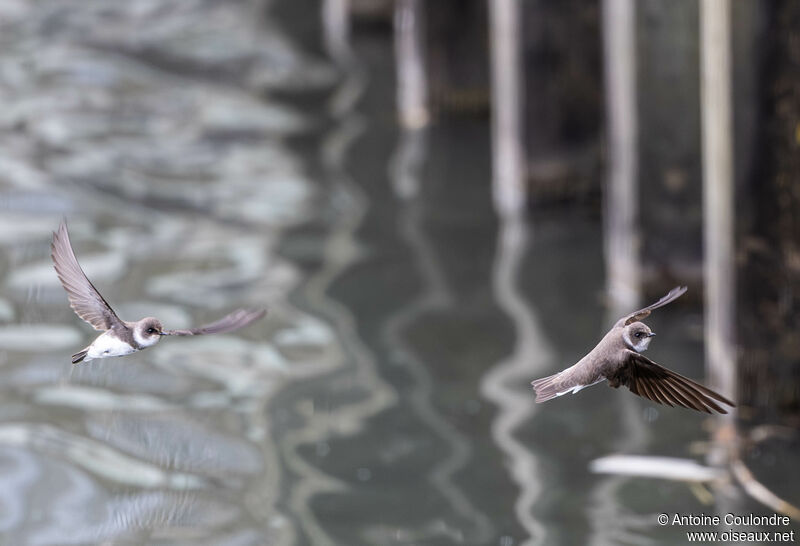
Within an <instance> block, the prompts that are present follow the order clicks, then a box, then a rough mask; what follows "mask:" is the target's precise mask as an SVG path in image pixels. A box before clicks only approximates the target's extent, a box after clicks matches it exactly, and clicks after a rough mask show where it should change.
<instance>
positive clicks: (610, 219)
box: [602, 0, 640, 309]
mask: <svg viewBox="0 0 800 546" xmlns="http://www.w3.org/2000/svg"><path fill="white" fill-rule="evenodd" d="M602 16H603V57H604V63H603V65H604V70H605V88H606V112H607V116H606V119H607V134H608V171H607V174H606V183H605V191H604V194H603V195H604V202H603V205H604V214H603V217H604V221H605V256H606V276H607V286H608V293H609V296H610V298H611V301H612V302H613V304H614V305H613V307H618V308H627V309H633V308H635V307H636V305H637V304H638V303H639V292H640V273H639V248H638V246H639V245H638V237H637V229H636V228H637V214H638V211H639V189H638V174H639V161H638V119H637V113H636V112H637V110H636V107H637V100H636V12H635V2H634V1H633V0H604V2H603V14H602Z"/></svg>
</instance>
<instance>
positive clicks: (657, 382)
mask: <svg viewBox="0 0 800 546" xmlns="http://www.w3.org/2000/svg"><path fill="white" fill-rule="evenodd" d="M627 357H628V358H627V361H626V363H625V365H624V366H622V367H621V368H620V369H619V370H618V371H617V372H616V373H615V374H614V376H613V377H609V378H608V379H609V382H610V384H611V385H612V386H615V385H617V384H620V385H625V386H626V387H628V388H629V389H630V390H631V392H632V393H634V394H638V395H639V396H642V397H644V398H647V399H649V400H652V401H653V402H658V403H659V404H665V405H667V406H681V407H684V408H689V409H693V410H697V411H704V412H706V413H711V410H714V411H717V412H719V413H728V412H727V410H725V409H724V408H723V407H722V406H720V405H719V404H718V403H717V402H722V403H723V404H727V405H729V406H731V407H733V406H735V405H736V404H734V403H733V402H731V401H730V400H728V399H727V398H725V397H724V396H722V395H721V394H719V393H717V392H714V391H712V390H711V389H709V388H708V387H704V386H703V385H701V384H699V383H696V382H694V381H692V380H691V379H689V378H688V377H684V376H682V375H681V374H679V373H675V372H673V371H672V370H668V369H667V368H665V367H663V366H660V365H658V364H656V363H655V362H653V361H652V360H650V359H649V358H647V357H646V356H644V355H641V354H639V353H637V352H634V351H627Z"/></svg>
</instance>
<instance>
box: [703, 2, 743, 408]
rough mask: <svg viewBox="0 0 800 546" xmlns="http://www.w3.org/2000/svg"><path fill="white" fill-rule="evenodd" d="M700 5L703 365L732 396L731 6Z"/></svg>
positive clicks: (717, 386) (734, 353) (733, 316)
mask: <svg viewBox="0 0 800 546" xmlns="http://www.w3.org/2000/svg"><path fill="white" fill-rule="evenodd" d="M700 6H701V11H700V30H701V51H702V53H701V56H702V66H701V74H702V76H701V79H702V81H701V88H702V101H701V105H702V120H703V222H704V226H703V231H704V245H705V249H704V253H705V270H704V276H705V294H706V319H705V323H706V326H705V330H706V335H705V338H706V362H707V366H708V374H709V377H710V379H711V384H712V385H713V386H714V387H715V388H716V389H718V390H719V391H720V392H722V393H725V394H726V395H728V396H735V395H736V339H735V312H736V309H735V286H736V285H735V282H736V280H735V270H734V268H735V262H734V225H733V210H734V199H733V191H734V181H733V137H732V110H731V99H732V88H731V35H730V1H729V0H703V1H702V2H701V4H700Z"/></svg>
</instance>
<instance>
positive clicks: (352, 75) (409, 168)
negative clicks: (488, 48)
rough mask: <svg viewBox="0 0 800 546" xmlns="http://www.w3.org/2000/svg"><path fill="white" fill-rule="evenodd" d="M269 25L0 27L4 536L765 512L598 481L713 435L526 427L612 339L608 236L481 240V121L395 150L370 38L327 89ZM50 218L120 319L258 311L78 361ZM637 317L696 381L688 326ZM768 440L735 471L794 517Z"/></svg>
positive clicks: (398, 137) (493, 528) (174, 19)
mask: <svg viewBox="0 0 800 546" xmlns="http://www.w3.org/2000/svg"><path fill="white" fill-rule="evenodd" d="M277 5H278V6H279V7H280V5H281V4H280V3H278V4H277ZM273 8H274V5H273V4H272V3H264V4H262V3H245V2H226V3H217V4H209V3H207V2H202V1H200V0H186V1H182V2H177V3H175V2H166V1H161V0H152V1H137V2H130V3H107V2H100V1H97V2H94V1H89V2H86V1H80V2H78V1H60V2H36V3H31V2H25V1H21V0H20V1H16V0H8V1H6V2H3V3H2V5H0V44H2V49H0V51H1V53H0V98H1V99H2V103H3V105H4V107H3V109H2V111H0V275H2V279H1V281H0V282H2V285H0V286H2V290H1V291H0V321H2V324H0V389H1V390H2V398H0V536H2V543H4V544H85V543H101V542H114V543H118V542H124V543H148V544H149V543H158V544H236V545H243V544H343V545H355V544H380V545H384V544H476V545H477V544H499V545H502V546H511V545H513V544H619V543H630V544H644V543H664V544H669V543H680V541H681V540H682V539H681V536H680V533H679V532H678V531H679V530H678V529H675V528H662V527H659V526H658V525H657V524H656V520H655V517H656V515H657V514H658V513H661V512H669V513H673V512H678V511H684V512H695V513H700V512H706V513H712V512H717V511H719V510H723V509H724V510H734V511H737V513H738V512H742V513H746V512H750V511H756V512H759V513H761V512H763V511H764V509H763V508H761V507H759V506H758V505H757V504H755V503H753V502H752V501H749V500H747V499H746V498H744V497H742V496H741V495H739V496H737V495H735V494H730V495H728V496H719V495H718V496H717V497H714V496H713V495H710V493H708V491H709V490H706V489H704V487H702V486H691V487H689V486H687V485H685V484H684V483H682V482H676V481H663V480H655V479H651V478H622V477H607V476H603V475H598V474H593V473H592V472H591V470H590V467H591V464H592V461H593V460H594V459H596V458H598V457H602V456H605V455H608V454H610V453H615V452H621V453H626V454H655V455H662V456H674V457H683V458H695V459H697V460H699V461H700V462H703V461H702V455H698V454H699V453H700V454H702V453H703V452H704V449H703V446H702V445H701V444H702V442H704V441H706V440H707V439H708V434H707V432H706V431H705V430H704V424H705V423H707V421H706V420H705V419H704V418H702V417H700V416H697V415H694V414H690V413H689V412H684V411H681V410H672V411H666V410H664V409H662V408H660V407H659V408H656V407H653V405H651V404H647V403H645V402H643V401H640V400H638V399H636V398H635V397H633V396H625V395H624V393H618V392H611V391H609V390H608V389H606V388H604V387H595V388H594V389H589V390H587V391H585V392H582V393H581V395H580V396H578V397H575V398H574V399H571V400H569V401H563V400H559V401H557V402H554V403H552V405H550V404H548V405H544V406H535V405H534V404H533V396H532V393H531V392H530V389H529V382H530V380H531V379H532V378H534V377H537V376H540V375H545V374H547V373H552V372H553V371H554V370H556V369H559V368H560V367H562V366H564V365H565V364H569V363H572V362H574V361H575V360H576V359H577V358H578V357H580V356H581V351H582V350H584V349H585V348H586V347H589V346H591V345H592V344H593V343H594V342H595V341H596V339H597V337H598V336H599V335H600V334H602V329H603V325H604V324H605V323H606V321H607V320H608V317H604V316H603V314H602V305H601V303H602V302H601V301H600V300H599V298H598V295H599V294H600V293H602V283H603V279H602V272H603V265H602V256H601V254H600V251H601V249H602V240H601V233H600V232H599V228H598V226H599V225H600V221H599V220H600V219H599V218H595V217H593V216H591V215H589V214H586V213H582V212H574V211H568V210H564V211H555V212H552V213H549V214H547V215H542V216H540V217H538V218H537V219H536V221H535V222H532V223H531V224H528V225H516V224H511V225H503V226H501V225H498V224H497V222H496V220H495V218H494V216H493V214H492V211H491V208H490V196H489V176H490V169H489V156H488V150H489V142H488V133H487V127H486V123H485V121H484V120H478V119H471V120H456V119H451V120H447V119H445V120H442V121H441V122H440V123H438V124H437V125H435V126H434V127H432V128H431V129H429V130H428V131H427V132H415V133H408V134H401V133H399V132H398V130H397V128H396V126H395V124H394V118H393V113H392V112H393V73H392V67H391V54H392V52H391V44H390V43H389V42H388V39H387V37H385V36H379V35H376V34H370V33H367V34H366V35H364V36H362V37H359V38H358V39H357V41H356V56H357V57H358V58H359V60H360V61H359V62H360V63H361V65H360V67H359V69H358V70H348V69H344V68H336V67H335V66H334V64H333V63H331V62H329V61H326V60H324V58H323V57H322V56H321V55H317V54H314V53H313V52H312V51H313V49H312V48H310V47H308V46H307V44H302V43H300V42H299V41H298V38H297V36H294V35H293V32H294V31H293V30H292V29H293V28H294V27H293V25H291V24H288V25H287V24H286V23H285V22H284V23H281V22H280V21H281V19H280V17H277V16H275V15H274V14H273V13H272V11H271V10H272V9H273ZM314 16H315V17H316V13H315V14H314ZM304 97H306V98H304ZM63 217H66V218H67V219H68V221H69V226H70V232H71V235H72V241H73V244H74V245H75V247H76V252H77V255H78V258H79V260H80V262H81V264H82V265H83V267H84V269H85V270H86V272H87V274H88V276H89V277H90V278H91V279H92V280H93V281H94V282H95V284H96V285H97V286H98V287H99V288H100V290H101V291H102V292H103V294H104V295H105V296H106V299H108V300H109V301H110V302H111V304H112V305H113V306H114V308H115V310H116V311H117V312H118V314H119V315H120V316H122V317H123V318H127V319H135V318H139V317H141V316H145V315H155V316H158V317H159V318H160V319H162V321H163V322H164V323H165V324H166V325H168V327H170V328H180V327H185V326H188V325H190V324H195V323H202V322H204V321H208V320H213V319H214V318H216V317H217V316H220V315H222V314H224V313H225V312H227V311H229V310H231V309H233V308H235V307H238V306H257V305H265V306H267V307H268V308H269V314H268V316H267V317H266V318H265V319H264V320H262V321H260V322H258V323H256V324H255V325H253V326H251V327H249V328H247V329H244V330H241V331H239V332H236V333H234V334H229V335H225V336H216V337H207V338H195V339H168V340H165V341H164V343H161V344H159V345H158V346H157V347H155V348H153V349H150V350H147V351H145V352H142V353H139V354H135V355H132V356H129V357H125V358H120V359H108V360H100V361H93V362H90V363H87V364H83V365H80V366H75V367H73V366H72V365H71V364H70V363H69V355H70V354H71V353H72V352H75V351H76V350H78V349H80V348H81V347H83V346H84V345H85V344H86V343H88V342H89V340H90V339H91V338H92V336H93V335H94V333H93V332H92V331H91V329H90V328H89V327H88V326H87V325H85V324H84V323H82V322H81V321H80V320H79V319H78V318H77V317H75V316H74V314H73V313H72V311H71V310H70V309H69V307H68V306H67V301H66V297H65V294H64V292H63V290H62V288H61V287H60V285H59V283H58V280H57V278H56V276H55V273H54V271H53V269H52V265H51V262H50V258H49V239H50V235H51V231H52V230H53V229H55V227H56V226H57V225H58V222H59V221H60V220H61V219H62V218H63ZM678 319H681V320H678ZM652 324H653V326H654V329H655V330H658V331H659V333H660V334H661V333H662V332H663V335H661V336H659V344H658V348H657V349H656V348H655V347H654V350H653V351H652V352H653V353H654V354H656V355H657V358H658V359H659V360H663V361H664V362H665V363H666V362H670V363H675V364H674V367H675V368H676V369H678V370H679V371H681V372H683V373H686V374H687V375H692V376H698V375H700V373H699V372H698V371H697V370H700V369H702V344H701V340H700V339H699V336H698V332H699V331H700V326H701V316H700V313H699V310H698V309H697V308H696V307H694V306H693V305H692V304H691V303H685V302H684V303H682V304H680V305H675V306H674V308H673V307H672V306H671V307H670V308H668V309H665V310H664V311H663V312H661V313H659V315H658V316H656V317H653V320H652ZM662 338H664V339H663V341H662ZM789 447H790V444H786V443H780V442H776V443H774V444H767V445H766V447H762V448H761V450H762V451H761V453H760V454H758V456H757V457H755V461H756V462H757V464H758V465H759V466H757V469H758V470H759V471H760V472H761V474H760V476H763V477H764V479H765V481H766V482H767V483H768V485H770V486H773V487H775V489H776V491H777V492H779V493H781V494H783V495H784V496H789V497H791V494H792V492H793V491H796V490H797V487H796V486H797V485H798V484H797V481H796V478H792V483H787V480H786V479H785V477H784V476H781V473H780V472H779V470H780V469H781V468H786V467H787V465H794V466H796V463H797V458H796V456H795V455H793V454H792V452H791V450H790V449H789ZM695 448H698V449H695ZM792 488H793V489H792ZM703 491H706V492H707V493H708V495H707V496H703V494H702V492H703ZM709 499H710V500H709ZM720 499H721V500H720ZM704 502H711V503H712V504H704ZM714 502H716V503H717V504H713V503H714Z"/></svg>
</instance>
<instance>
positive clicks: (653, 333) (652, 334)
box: [647, 332, 656, 337]
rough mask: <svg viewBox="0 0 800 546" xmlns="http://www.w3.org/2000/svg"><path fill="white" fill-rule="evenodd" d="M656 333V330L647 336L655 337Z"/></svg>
mask: <svg viewBox="0 0 800 546" xmlns="http://www.w3.org/2000/svg"><path fill="white" fill-rule="evenodd" d="M654 335H656V333H655V332H650V335H648V336H647V337H653V336H654Z"/></svg>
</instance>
